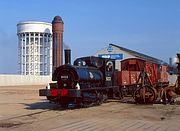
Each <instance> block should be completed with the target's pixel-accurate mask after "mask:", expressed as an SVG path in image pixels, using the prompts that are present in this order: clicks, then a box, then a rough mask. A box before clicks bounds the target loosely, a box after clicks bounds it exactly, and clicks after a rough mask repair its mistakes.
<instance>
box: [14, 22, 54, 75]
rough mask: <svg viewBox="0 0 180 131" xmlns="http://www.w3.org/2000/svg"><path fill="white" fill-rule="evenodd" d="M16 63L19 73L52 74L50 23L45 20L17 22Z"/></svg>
mask: <svg viewBox="0 0 180 131" xmlns="http://www.w3.org/2000/svg"><path fill="white" fill-rule="evenodd" d="M17 35H18V65H19V71H18V72H19V74H21V75H51V74H52V25H51V23H46V22H34V21H27V22H20V23H18V24H17Z"/></svg>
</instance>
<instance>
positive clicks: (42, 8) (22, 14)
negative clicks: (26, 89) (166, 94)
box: [0, 0, 180, 74]
mask: <svg viewBox="0 0 180 131" xmlns="http://www.w3.org/2000/svg"><path fill="white" fill-rule="evenodd" d="M56 15H59V16H61V17H62V19H63V21H64V40H63V41H64V42H65V44H66V45H68V46H69V47H70V48H71V49H72V59H75V58H77V57H81V56H89V55H94V54H95V53H96V52H97V51H99V50H101V49H102V48H105V47H107V46H108V45H109V43H113V44H116V45H118V46H122V47H125V48H128V49H131V50H135V51H137V52H140V53H143V54H146V55H150V56H152V57H155V58H158V59H162V60H164V61H166V62H168V60H169V57H174V56H176V53H180V0H29V1H25V0H1V1H0V16H1V20H0V74H15V73H17V70H18V64H17V63H18V43H17V26H16V25H17V23H18V22H20V21H29V20H33V21H44V22H50V23H51V22H52V20H53V18H54V17H55V16H56Z"/></svg>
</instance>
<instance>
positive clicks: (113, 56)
mask: <svg viewBox="0 0 180 131" xmlns="http://www.w3.org/2000/svg"><path fill="white" fill-rule="evenodd" d="M98 56H99V57H101V58H108V59H115V60H122V59H123V54H99V55H98Z"/></svg>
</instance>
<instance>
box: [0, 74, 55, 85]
mask: <svg viewBox="0 0 180 131" xmlns="http://www.w3.org/2000/svg"><path fill="white" fill-rule="evenodd" d="M51 79H52V77H51V76H33V75H0V86H17V85H47V84H48V83H49V82H51Z"/></svg>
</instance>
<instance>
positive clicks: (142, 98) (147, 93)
mask: <svg viewBox="0 0 180 131" xmlns="http://www.w3.org/2000/svg"><path fill="white" fill-rule="evenodd" d="M156 99H157V92H156V90H155V89H154V88H153V87H150V86H149V85H145V86H143V87H139V88H138V89H137V90H136V91H135V93H134V100H135V101H136V102H137V103H139V104H151V103H154V102H155V100H156Z"/></svg>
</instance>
